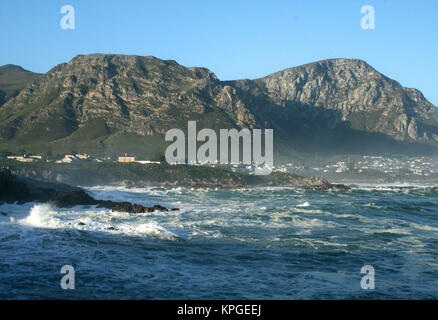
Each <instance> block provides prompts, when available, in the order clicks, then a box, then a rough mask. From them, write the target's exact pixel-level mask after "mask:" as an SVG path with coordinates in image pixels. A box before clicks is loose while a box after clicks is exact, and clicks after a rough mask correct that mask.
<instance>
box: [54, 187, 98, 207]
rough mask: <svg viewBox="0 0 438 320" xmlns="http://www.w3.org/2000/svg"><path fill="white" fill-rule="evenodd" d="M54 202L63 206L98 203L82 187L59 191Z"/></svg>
mask: <svg viewBox="0 0 438 320" xmlns="http://www.w3.org/2000/svg"><path fill="white" fill-rule="evenodd" d="M54 203H55V204H56V205H57V206H58V207H61V208H71V207H74V206H77V205H95V204H97V203H98V201H96V200H95V199H93V198H92V197H91V196H90V195H89V194H88V193H86V192H85V191H84V190H82V189H78V190H74V191H70V192H65V193H59V194H58V196H57V197H56V199H55V200H54Z"/></svg>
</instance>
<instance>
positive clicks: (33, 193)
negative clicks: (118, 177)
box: [0, 169, 168, 225]
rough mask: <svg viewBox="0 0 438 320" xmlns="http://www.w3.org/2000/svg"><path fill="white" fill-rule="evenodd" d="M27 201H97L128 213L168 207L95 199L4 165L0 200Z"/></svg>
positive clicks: (62, 204) (66, 205)
mask: <svg viewBox="0 0 438 320" xmlns="http://www.w3.org/2000/svg"><path fill="white" fill-rule="evenodd" d="M30 201H39V202H53V203H54V204H55V205H57V206H58V207H60V208H71V207H74V206H89V205H98V207H99V208H107V209H111V210H112V211H121V212H129V213H145V212H154V211H168V210H167V208H165V207H163V206H161V205H155V206H153V207H144V206H142V205H140V204H132V203H130V202H114V201H110V200H96V199H94V198H93V197H92V196H90V195H89V194H88V193H87V192H86V191H85V190H83V189H81V188H77V187H71V186H68V185H65V184H60V183H50V182H43V181H38V180H34V179H30V178H24V177H18V176H16V175H13V174H12V173H11V172H10V170H8V169H0V203H2V202H8V203H14V202H18V203H20V204H21V203H25V202H30ZM81 225H82V224H81Z"/></svg>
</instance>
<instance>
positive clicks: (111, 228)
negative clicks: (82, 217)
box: [106, 227, 115, 230]
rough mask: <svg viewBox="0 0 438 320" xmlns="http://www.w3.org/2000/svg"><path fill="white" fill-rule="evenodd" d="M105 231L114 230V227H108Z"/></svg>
mask: <svg viewBox="0 0 438 320" xmlns="http://www.w3.org/2000/svg"><path fill="white" fill-rule="evenodd" d="M106 229H107V230H115V229H114V227H108V228H106Z"/></svg>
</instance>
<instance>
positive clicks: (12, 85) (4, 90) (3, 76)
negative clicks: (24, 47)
mask: <svg viewBox="0 0 438 320" xmlns="http://www.w3.org/2000/svg"><path fill="white" fill-rule="evenodd" d="M39 76H40V74H38V73H34V72H31V71H28V70H25V69H23V68H22V67H20V66H15V65H12V64H7V65H4V66H0V107H1V106H2V105H3V104H4V103H5V102H6V101H8V100H9V99H10V98H13V97H15V96H16V95H17V94H18V93H19V92H20V91H21V90H22V89H23V88H24V87H25V86H26V85H27V84H28V83H29V82H31V81H33V80H35V79H37V78H38V77H39Z"/></svg>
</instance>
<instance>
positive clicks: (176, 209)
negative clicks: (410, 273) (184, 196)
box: [170, 208, 179, 211]
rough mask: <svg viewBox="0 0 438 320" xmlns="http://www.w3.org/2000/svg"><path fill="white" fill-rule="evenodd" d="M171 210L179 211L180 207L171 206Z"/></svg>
mask: <svg viewBox="0 0 438 320" xmlns="http://www.w3.org/2000/svg"><path fill="white" fill-rule="evenodd" d="M170 211H179V208H171V209H170Z"/></svg>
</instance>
